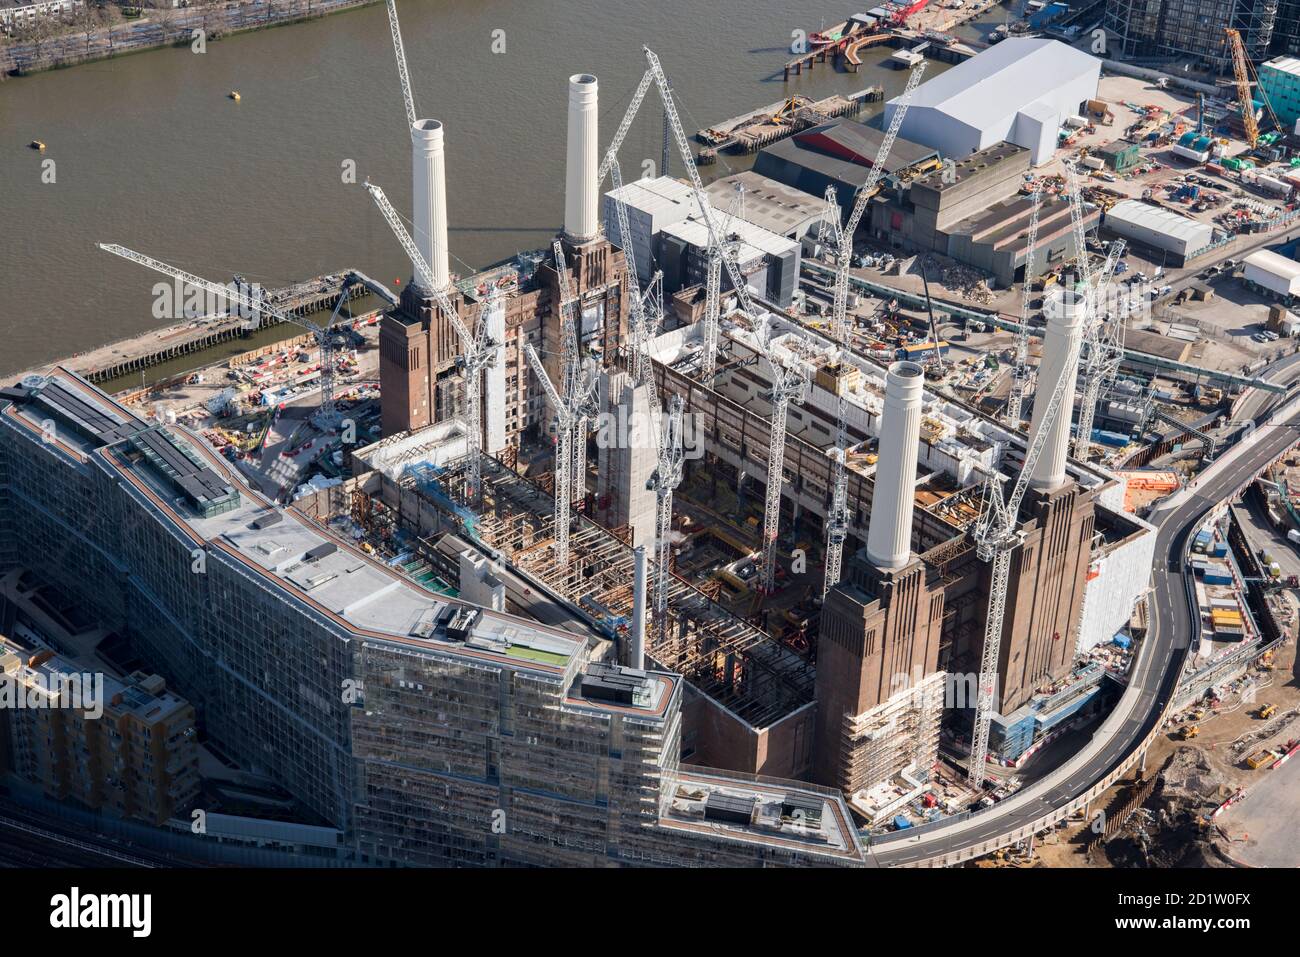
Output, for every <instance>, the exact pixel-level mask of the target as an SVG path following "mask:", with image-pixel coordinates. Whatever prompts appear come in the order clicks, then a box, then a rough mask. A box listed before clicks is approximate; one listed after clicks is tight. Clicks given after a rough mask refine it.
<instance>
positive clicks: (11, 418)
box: [0, 369, 864, 866]
mask: <svg viewBox="0 0 1300 957" xmlns="http://www.w3.org/2000/svg"><path fill="white" fill-rule="evenodd" d="M16 567H22V568H24V569H26V570H27V571H29V572H30V573H31V574H32V575H33V576H34V577H35V578H36V579H38V580H41V581H45V582H48V583H50V584H52V585H53V586H55V587H56V588H58V589H60V590H61V591H63V592H65V593H66V594H67V595H69V596H71V597H74V598H75V599H77V600H79V601H80V602H81V603H83V604H84V606H85V607H86V608H88V609H91V610H93V613H94V615H96V616H97V617H98V618H99V619H100V622H101V624H102V625H103V626H104V627H105V628H108V629H112V630H115V631H117V632H119V633H121V634H123V635H125V636H126V637H127V638H128V640H129V641H130V643H131V647H132V650H133V651H134V652H135V653H136V654H137V655H138V656H139V657H140V658H141V659H142V660H143V661H144V662H146V663H147V665H148V666H149V668H150V669H152V670H154V671H156V672H158V673H159V674H160V675H162V676H163V677H164V678H165V680H166V682H167V686H168V687H169V688H174V689H176V692H177V693H178V694H181V695H183V696H184V697H185V698H186V700H188V701H189V702H190V703H191V704H192V705H193V707H194V712H195V716H196V724H197V726H198V727H199V729H200V730H201V732H202V733H203V734H204V735H206V737H207V739H209V740H211V741H213V742H214V743H216V744H218V745H219V746H220V748H221V750H222V751H223V752H225V753H226V754H228V755H229V756H230V757H231V758H232V759H233V760H234V761H236V762H237V763H238V764H239V765H240V767H241V768H243V769H246V770H248V771H251V772H254V773H258V774H262V775H266V776H267V777H269V778H271V779H272V780H274V781H276V782H277V783H279V784H280V785H282V786H283V787H284V788H286V789H287V790H288V791H289V792H291V793H292V794H293V795H294V796H295V798H297V799H298V801H299V802H301V804H302V805H304V806H305V807H306V808H308V809H309V810H310V811H311V812H312V814H314V815H315V816H316V817H318V818H319V819H320V820H321V821H323V822H327V823H328V824H330V825H331V826H333V827H336V828H339V829H340V830H342V831H343V832H344V834H345V835H346V839H347V841H348V845H349V848H350V856H352V857H354V858H355V859H356V860H357V861H359V862H362V863H369V864H375V865H389V866H402V865H417V866H418V865H434V866H438V865H441V866H446V865H472V866H503V865H504V866H529V865H561V866H563V865H586V866H623V865H690V866H711V865H730V866H754V865H760V866H761V865H771V866H800V865H803V866H810V865H820V866H827V865H848V866H855V865H856V866H860V865H862V863H863V862H864V852H863V848H862V846H861V843H860V841H859V838H858V833H857V830H856V827H855V826H854V824H853V821H852V819H851V817H850V815H849V812H848V809H847V805H846V804H845V802H844V799H843V797H842V795H841V794H840V793H839V792H838V791H834V790H831V789H825V788H817V787H813V786H811V785H807V784H804V783H802V782H792V781H777V780H767V779H760V778H754V777H745V776H740V775H735V774H730V773H728V772H725V771H714V770H711V769H705V768H691V767H686V766H682V765H680V763H679V757H678V756H679V753H680V747H681V742H680V738H681V708H682V697H683V694H684V690H685V689H684V684H683V682H682V680H681V679H680V677H679V676H677V675H675V674H672V673H669V672H657V671H650V672H645V671H635V670H632V669H626V668H621V667H619V666H617V665H614V664H611V663H609V662H607V661H603V660H600V659H601V658H602V657H603V656H604V655H605V654H607V653H608V650H609V646H608V645H606V644H603V643H598V642H594V641H591V640H588V639H587V638H586V637H585V636H581V635H574V634H571V633H568V632H565V631H561V630H558V629H554V628H549V627H547V626H543V625H540V624H537V623H535V622H532V621H529V620H525V619H521V618H516V617H514V616H511V615H507V614H504V613H500V612H495V611H490V610H488V609H483V608H478V607H477V606H473V605H469V604H467V603H464V602H461V601H459V600H457V599H450V598H447V597H446V596H435V595H432V594H431V593H428V592H426V591H424V590H423V589H421V588H419V587H417V586H416V585H415V584H414V583H412V582H410V581H409V580H407V579H405V578H404V577H402V576H401V575H400V574H398V573H397V572H395V571H393V570H392V569H390V568H388V567H387V566H385V565H383V564H382V563H380V562H378V561H376V560H375V559H373V558H372V557H370V556H368V555H365V554H363V553H362V552H360V551H357V550H355V549H354V548H353V547H352V545H351V543H349V542H346V541H343V540H341V539H336V538H335V537H334V536H333V535H332V534H331V533H330V532H329V531H328V530H327V529H325V528H323V527H321V526H318V525H316V524H315V523H314V522H313V521H312V520H311V519H309V518H308V517H307V516H305V515H304V514H302V513H300V512H297V511H296V510H294V509H292V508H282V507H280V506H278V505H275V504H274V503H271V502H268V501H266V500H264V499H262V498H261V497H260V496H259V495H258V494H257V493H256V492H254V491H253V490H252V489H251V488H249V487H248V486H247V484H246V483H244V482H243V480H242V479H241V478H240V477H239V476H238V475H237V474H236V473H234V472H233V471H232V470H230V468H229V467H228V465H227V463H225V462H224V460H222V459H221V458H220V456H218V455H216V454H215V453H214V452H213V451H212V450H211V449H210V448H208V447H207V446H206V445H205V444H204V443H203V441H202V439H201V438H200V437H199V436H198V435H196V434H194V433H191V432H189V431H188V430H186V429H183V428H179V427H175V426H160V425H157V424H155V423H151V422H148V421H145V420H143V419H141V418H139V417H137V416H136V415H135V414H133V413H132V412H131V411H130V410H128V409H126V408H124V407H122V406H120V405H118V404H117V403H115V402H114V401H113V400H112V399H111V398H109V397H107V396H105V395H104V394H103V393H102V392H100V391H99V390H98V389H96V388H95V387H94V386H92V385H90V384H89V383H87V382H85V381H84V380H82V379H80V378H79V377H78V376H76V375H75V374H73V373H71V372H68V371H67V370H63V369H56V370H54V372H52V373H51V374H50V375H49V376H44V377H32V378H29V379H26V380H24V381H23V383H20V384H18V385H16V386H13V387H9V388H4V389H0V573H3V572H5V571H8V570H11V569H13V568H16Z"/></svg>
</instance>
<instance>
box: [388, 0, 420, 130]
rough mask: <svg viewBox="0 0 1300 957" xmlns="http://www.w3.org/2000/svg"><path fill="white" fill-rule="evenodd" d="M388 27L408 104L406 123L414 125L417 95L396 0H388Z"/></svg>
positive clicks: (404, 97) (403, 92)
mask: <svg viewBox="0 0 1300 957" xmlns="http://www.w3.org/2000/svg"><path fill="white" fill-rule="evenodd" d="M388 28H389V30H390V31H391V32H392V34H393V53H394V54H395V55H396V56H397V76H398V79H400V80H401V81H402V102H403V103H404V104H405V106H406V125H407V126H414V125H415V120H416V115H415V97H414V96H413V95H412V94H411V75H410V74H409V73H408V72H407V71H406V48H405V47H403V46H402V28H401V26H400V25H399V24H398V22H397V3H396V0H388Z"/></svg>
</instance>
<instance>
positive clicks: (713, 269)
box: [700, 184, 745, 379]
mask: <svg viewBox="0 0 1300 957" xmlns="http://www.w3.org/2000/svg"><path fill="white" fill-rule="evenodd" d="M736 190H737V192H736V202H735V204H734V205H733V206H732V208H731V210H730V212H729V213H728V215H727V220H726V222H725V223H724V224H723V226H722V236H723V243H722V244H721V245H718V244H716V243H714V242H713V241H712V240H710V242H709V250H708V253H709V269H708V274H707V276H706V277H705V282H704V289H705V297H704V337H703V338H704V345H703V348H702V349H701V351H700V374H701V375H703V376H704V377H705V378H706V379H709V378H711V377H712V376H713V373H714V371H715V370H716V369H717V367H718V331H719V326H720V325H721V323H722V259H723V257H724V256H726V255H727V252H728V245H727V244H728V242H729V237H730V232H731V224H732V223H733V222H735V220H736V217H737V216H741V217H742V218H743V216H744V204H745V187H744V186H742V185H740V184H737V186H736ZM734 248H739V243H737V244H736V246H735V247H734ZM733 255H734V252H733Z"/></svg>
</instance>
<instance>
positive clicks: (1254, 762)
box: [1246, 751, 1274, 771]
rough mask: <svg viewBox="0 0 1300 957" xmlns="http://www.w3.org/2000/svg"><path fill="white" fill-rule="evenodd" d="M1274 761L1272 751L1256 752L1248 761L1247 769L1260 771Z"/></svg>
mask: <svg viewBox="0 0 1300 957" xmlns="http://www.w3.org/2000/svg"><path fill="white" fill-rule="evenodd" d="M1273 760H1274V755H1273V752H1272V751H1256V752H1255V753H1254V754H1252V755H1251V756H1250V757H1248V758H1247V759H1246V767H1248V768H1250V769H1251V770H1252V771H1258V770H1259V769H1260V768H1262V767H1263V766H1264V765H1266V764H1271V763H1272V762H1273Z"/></svg>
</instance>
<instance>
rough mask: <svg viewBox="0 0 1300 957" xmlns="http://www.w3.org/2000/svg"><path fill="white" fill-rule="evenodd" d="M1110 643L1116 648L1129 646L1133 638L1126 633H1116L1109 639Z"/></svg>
mask: <svg viewBox="0 0 1300 957" xmlns="http://www.w3.org/2000/svg"><path fill="white" fill-rule="evenodd" d="M1111 644H1113V645H1114V646H1115V647H1116V648H1131V647H1132V646H1133V639H1132V638H1130V637H1129V636H1128V635H1116V636H1115V637H1114V638H1112V639H1111Z"/></svg>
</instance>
